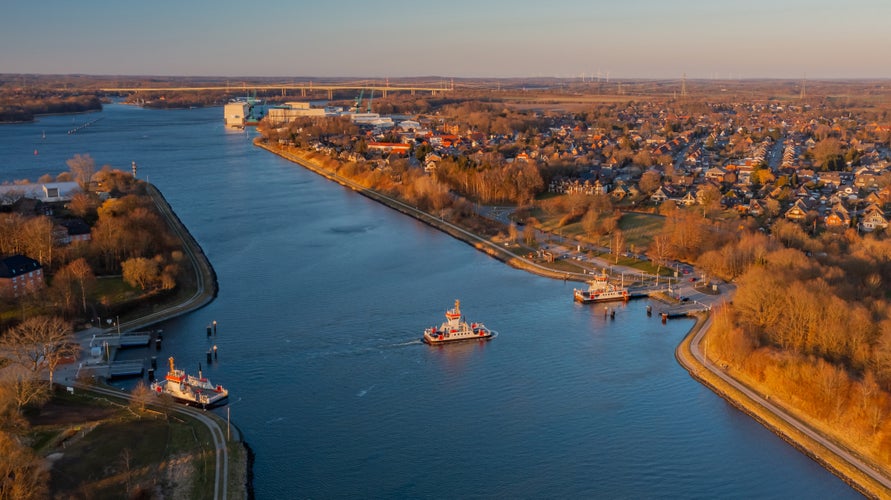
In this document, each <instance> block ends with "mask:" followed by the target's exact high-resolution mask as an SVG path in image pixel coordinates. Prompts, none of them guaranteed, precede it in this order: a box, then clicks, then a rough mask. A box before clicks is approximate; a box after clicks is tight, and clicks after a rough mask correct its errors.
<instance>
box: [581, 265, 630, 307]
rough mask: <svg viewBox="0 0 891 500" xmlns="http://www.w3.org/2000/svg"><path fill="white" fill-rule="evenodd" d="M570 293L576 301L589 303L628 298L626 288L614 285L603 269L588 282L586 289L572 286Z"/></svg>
mask: <svg viewBox="0 0 891 500" xmlns="http://www.w3.org/2000/svg"><path fill="white" fill-rule="evenodd" d="M572 295H573V297H574V298H575V300H576V302H581V303H583V304H589V303H591V302H609V301H613V300H628V299H629V298H630V297H629V296H628V290H627V289H626V288H625V287H624V286H619V285H614V284H612V283H610V282H609V275H608V274H606V272H605V271H604V272H603V273H601V274H600V276H595V277H594V279H592V280H591V281H589V282H588V289H587V290H582V289H580V288H574V289H573V290H572Z"/></svg>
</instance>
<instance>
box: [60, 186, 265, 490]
mask: <svg viewBox="0 0 891 500" xmlns="http://www.w3.org/2000/svg"><path fill="white" fill-rule="evenodd" d="M147 190H148V194H149V195H150V196H151V198H152V200H153V201H154V203H155V206H156V207H157V209H158V212H159V214H160V215H161V216H162V217H163V218H164V220H165V221H166V222H167V224H168V226H169V227H170V229H171V231H173V233H174V234H175V235H176V236H177V237H178V238H179V239H180V240H181V241H182V246H183V253H184V254H185V255H186V257H187V258H188V261H189V262H190V264H191V266H192V269H193V271H194V273H195V276H194V280H195V290H194V292H193V293H192V294H191V295H189V296H188V297H186V298H185V299H184V300H182V301H180V302H178V303H175V304H169V305H167V306H166V307H164V308H163V309H160V310H157V311H153V312H151V313H150V314H146V315H143V316H140V317H138V318H135V319H132V320H129V321H125V322H122V323H121V329H123V330H135V329H141V328H145V327H148V326H151V325H153V324H156V323H159V322H161V321H166V320H168V319H171V318H174V317H177V316H181V315H184V314H188V313H191V312H193V311H196V310H198V309H200V308H202V307H204V306H206V305H207V304H209V303H210V302H212V301H213V300H214V298H215V297H216V296H217V292H218V290H219V285H218V283H217V276H216V272H215V271H214V269H213V266H212V265H211V263H210V261H209V260H208V259H207V256H206V255H205V253H204V251H203V250H202V248H201V246H200V244H199V243H198V242H197V240H195V238H194V237H193V236H192V234H191V233H190V232H189V230H188V229H187V228H186V227H185V225H184V224H183V223H182V221H181V220H180V219H179V217H178V216H177V215H176V213H175V212H174V211H173V209H172V207H171V206H170V204H169V203H168V202H167V200H166V199H165V198H164V196H163V195H162V194H161V192H160V191H159V190H158V189H157V188H156V187H155V186H153V185H151V184H148V185H147ZM93 330H94V329H90V330H85V331H82V332H78V333H77V334H76V337H77V340H78V342H79V343H80V344H81V346H88V345H89V342H90V337H91V336H92V334H93V333H95V332H94V331H93ZM82 351H83V352H88V349H86V348H83V349H82ZM76 369H77V363H72V364H69V365H65V366H64V367H63V368H61V369H60V370H58V371H57V380H69V381H70V382H68V383H69V384H70V385H71V386H74V387H77V388H79V389H81V390H84V391H89V392H91V393H96V394H99V395H105V396H108V395H110V394H112V393H114V395H115V396H116V397H121V398H125V399H129V394H126V393H123V394H122V393H120V392H119V391H118V390H117V389H111V392H109V389H108V388H105V387H103V386H93V385H87V384H79V383H77V382H73V381H74V380H75V379H76V373H74V372H73V370H76ZM177 412H178V413H180V414H181V415H183V416H188V417H190V418H194V419H196V420H197V421H198V422H200V423H201V425H204V426H206V427H207V430H208V432H209V433H210V435H211V436H213V437H214V444H215V447H216V454H217V459H216V464H217V465H216V467H215V468H213V470H211V471H210V472H211V473H212V474H213V475H214V476H215V478H208V481H207V483H208V484H210V482H211V481H213V483H214V485H215V486H214V491H215V492H217V493H216V495H215V497H214V498H229V497H234V498H249V497H251V496H252V493H251V491H250V478H251V477H252V474H251V470H250V466H251V462H252V461H251V460H250V459H249V457H250V456H251V453H250V451H249V448H248V447H247V445H246V443H244V441H243V440H242V434H241V433H240V432H238V431H237V428H236V427H234V426H232V427H228V426H227V422H226V421H224V420H222V419H220V418H219V417H217V416H216V415H214V414H212V413H206V412H200V411H197V410H194V409H191V408H189V407H185V406H183V407H182V408H178V409H177ZM227 428H229V429H235V432H231V433H227V431H226V429H227ZM159 444H161V445H163V443H159ZM230 455H231V458H230ZM227 491H228V493H226V492H227Z"/></svg>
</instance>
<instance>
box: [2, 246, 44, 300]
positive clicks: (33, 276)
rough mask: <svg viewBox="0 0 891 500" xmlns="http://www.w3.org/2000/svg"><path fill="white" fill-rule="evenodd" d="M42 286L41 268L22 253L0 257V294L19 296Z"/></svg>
mask: <svg viewBox="0 0 891 500" xmlns="http://www.w3.org/2000/svg"><path fill="white" fill-rule="evenodd" d="M40 288H43V268H42V267H41V266H40V263H39V262H37V261H36V260H34V259H32V258H29V257H26V256H24V255H12V256H9V257H5V258H3V259H0V296H4V297H21V296H22V295H25V294H27V293H30V292H33V291H35V290H38V289H40Z"/></svg>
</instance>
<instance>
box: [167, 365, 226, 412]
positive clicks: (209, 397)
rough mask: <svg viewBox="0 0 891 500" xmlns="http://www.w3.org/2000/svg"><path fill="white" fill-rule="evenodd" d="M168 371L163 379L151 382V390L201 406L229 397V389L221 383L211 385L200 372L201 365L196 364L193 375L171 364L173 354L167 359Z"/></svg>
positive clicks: (213, 404) (217, 402)
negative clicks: (196, 374) (195, 373)
mask: <svg viewBox="0 0 891 500" xmlns="http://www.w3.org/2000/svg"><path fill="white" fill-rule="evenodd" d="M168 361H169V362H170V371H169V372H167V376H166V377H164V380H161V381H155V382H152V391H154V392H155V394H157V395H159V396H160V395H161V394H162V393H164V394H170V395H171V396H173V399H175V400H177V401H180V402H183V403H186V404H191V405H198V406H201V407H202V408H208V407H212V406H217V405H220V404H222V403H223V401H225V400H226V398H228V397H229V391H228V390H226V389H224V388H223V386H221V385H217V386H215V385H213V384H211V383H210V381H209V380H207V379H206V378H204V377H203V376H202V374H201V365H200V364H199V365H198V376H197V377H193V376H192V375H189V374H187V373H186V372H185V371H183V370H178V369H177V368H176V366H174V364H173V356H171V357H170V359H169V360H168Z"/></svg>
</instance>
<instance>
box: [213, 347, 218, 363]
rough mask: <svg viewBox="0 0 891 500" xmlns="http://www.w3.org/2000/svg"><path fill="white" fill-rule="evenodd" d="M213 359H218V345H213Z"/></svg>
mask: <svg viewBox="0 0 891 500" xmlns="http://www.w3.org/2000/svg"><path fill="white" fill-rule="evenodd" d="M213 359H217V345H216V344H214V345H213Z"/></svg>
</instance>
